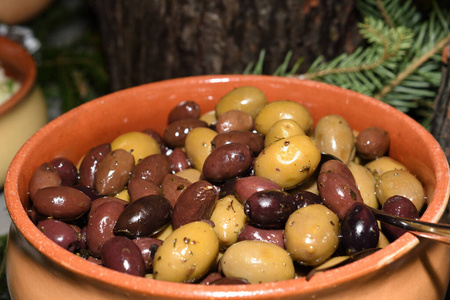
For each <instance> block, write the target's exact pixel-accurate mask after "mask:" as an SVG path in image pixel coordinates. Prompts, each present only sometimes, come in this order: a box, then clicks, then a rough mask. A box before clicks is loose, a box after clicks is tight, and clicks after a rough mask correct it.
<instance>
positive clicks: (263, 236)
mask: <svg viewBox="0 0 450 300" xmlns="http://www.w3.org/2000/svg"><path fill="white" fill-rule="evenodd" d="M238 241H262V242H267V243H272V244H275V245H277V246H280V247H281V248H283V249H284V235H283V230H282V229H261V228H257V227H254V226H252V225H249V224H247V225H245V226H244V228H243V229H242V230H241V231H240V232H239V235H238Z"/></svg>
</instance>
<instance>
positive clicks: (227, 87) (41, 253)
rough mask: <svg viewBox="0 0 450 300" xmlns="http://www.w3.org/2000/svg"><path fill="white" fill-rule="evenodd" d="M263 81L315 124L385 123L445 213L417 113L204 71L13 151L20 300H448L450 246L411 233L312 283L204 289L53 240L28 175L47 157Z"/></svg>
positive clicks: (12, 281) (137, 93)
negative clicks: (327, 119) (131, 269)
mask: <svg viewBox="0 0 450 300" xmlns="http://www.w3.org/2000/svg"><path fill="white" fill-rule="evenodd" d="M249 85H251V86H256V87H258V88H260V89H262V90H263V91H264V92H265V94H266V96H267V98H268V99H269V101H274V100H285V99H290V100H293V101H298V102H300V103H302V104H304V105H305V106H306V107H307V108H308V109H309V111H310V112H311V114H312V116H313V118H314V120H315V121H317V120H318V119H319V118H320V117H322V116H325V115H329V114H339V115H341V116H343V117H344V118H345V119H346V120H347V121H348V123H349V124H350V126H351V127H352V128H354V129H355V130H362V129H364V128H365V127H368V126H373V125H376V126H381V127H383V128H385V129H386V130H388V131H389V133H390V137H391V149H390V155H391V156H392V157H393V158H395V159H397V160H399V161H400V162H402V163H403V164H405V165H406V166H407V167H408V168H409V170H410V171H411V172H413V173H414V174H417V176H418V178H419V179H420V180H421V181H422V183H423V184H424V187H425V190H426V194H427V197H428V200H429V203H428V207H427V209H426V211H425V212H424V214H423V215H422V217H421V219H422V220H424V221H430V222H437V221H439V220H440V219H441V217H442V215H443V213H444V210H445V208H446V205H447V201H448V197H449V182H450V181H449V168H448V163H447V160H446V157H445V155H444V153H443V151H442V150H441V148H440V146H439V144H438V143H437V142H436V140H435V139H434V138H433V137H432V136H431V135H430V134H429V133H428V132H427V131H426V130H425V129H424V128H423V127H422V126H420V125H419V124H418V123H416V122H415V121H414V120H413V119H411V118H409V117H408V116H406V115H404V114H403V113H401V112H399V111H398V110H396V109H394V108H392V107H390V106H388V105H386V104H384V103H382V102H380V101H377V100H375V99H372V98H369V97H366V96H364V95H361V94H358V93H355V92H352V91H348V90H344V89H341V88H338V87H335V86H330V85H326V84H322V83H318V82H313V81H304V80H298V79H293V78H284V77H272V76H243V75H231V76H226V75H225V76H200V77H188V78H181V79H173V80H168V81H163V82H157V83H151V84H147V85H143V86H139V87H135V88H131V89H127V90H123V91H120V92H116V93H113V94H111V95H108V96H105V97H102V98H99V99H97V100H94V101H91V102H88V103H86V104H84V105H81V106H79V107H77V108H75V109H74V110H72V111H70V112H68V113H66V114H64V115H63V116H61V117H59V118H57V119H56V120H53V121H52V122H50V123H49V124H48V125H46V126H45V127H43V128H42V129H41V130H39V131H38V132H37V133H36V134H35V135H34V136H33V137H32V138H31V139H29V140H28V141H27V142H26V143H25V145H24V146H23V147H22V148H21V149H20V151H19V152H18V154H17V155H16V157H15V158H14V160H13V162H12V164H11V166H10V168H9V172H8V175H7V180H6V185H5V196H6V203H7V207H8V210H9V213H10V215H11V218H12V221H13V223H12V226H11V229H10V235H9V243H8V249H7V261H6V271H7V278H8V285H9V289H10V293H11V296H12V298H13V299H15V300H21V299H77V300H79V299H408V300H411V299H442V298H443V295H444V293H445V290H446V287H447V283H448V279H449V272H450V248H449V247H448V246H445V245H442V244H439V243H436V242H430V241H426V240H419V239H418V238H416V237H415V236H413V235H412V234H409V233H407V234H405V235H403V236H402V237H401V238H399V239H398V240H396V241H395V242H393V243H391V244H390V245H388V246H387V247H385V248H383V249H382V250H379V251H378V252H376V253H375V254H372V255H370V256H368V257H366V258H364V259H361V260H359V261H357V262H354V263H352V264H349V265H346V266H343V267H340V268H337V269H334V270H330V271H326V272H323V273H319V274H317V275H316V276H314V277H313V278H312V279H311V280H309V281H306V280H305V278H303V277H301V278H297V279H293V280H287V281H282V282H273V283H263V284H252V285H228V286H206V285H197V284H184V283H171V282H164V281H157V280H152V279H146V278H141V277H135V276H130V275H126V274H123V273H119V272H116V271H113V270H110V269H107V268H104V267H101V266H98V265H95V264H92V263H91V262H89V261H86V260H84V259H82V258H81V257H78V256H76V255H73V254H70V253H69V252H67V251H66V250H63V249H62V248H60V247H57V246H56V245H55V244H54V243H53V242H51V241H50V240H49V239H48V238H46V237H45V236H44V235H43V234H42V233H41V232H40V231H39V230H38V229H37V228H36V226H35V225H34V224H33V223H32V222H31V221H30V219H29V217H28V215H27V212H26V209H25V207H27V205H28V202H29V199H28V182H29V180H30V177H31V175H32V173H33V171H34V170H35V169H36V168H37V167H38V166H39V165H40V164H42V163H43V162H46V161H50V160H51V159H52V158H54V157H56V156H64V157H67V158H69V159H71V160H72V161H74V162H77V161H78V160H79V159H80V158H81V157H82V156H83V155H84V154H85V153H86V152H87V151H88V150H89V149H90V148H92V147H93V146H96V145H98V144H101V143H105V142H109V141H111V140H112V139H113V138H115V137H116V136H118V135H119V134H122V133H125V132H128V131H131V130H143V129H145V128H154V129H155V130H157V131H158V132H159V133H160V134H162V133H163V130H164V128H165V127H166V124H167V117H168V114H169V111H170V110H171V109H172V108H173V107H174V106H175V105H176V104H177V103H179V102H181V101H184V100H195V101H196V102H197V103H199V104H200V106H201V108H202V111H203V112H207V111H210V110H213V109H214V107H215V104H216V103H217V102H218V100H219V99H220V98H221V97H222V96H223V95H225V94H226V93H227V92H229V91H231V90H232V89H233V88H235V87H238V86H249Z"/></svg>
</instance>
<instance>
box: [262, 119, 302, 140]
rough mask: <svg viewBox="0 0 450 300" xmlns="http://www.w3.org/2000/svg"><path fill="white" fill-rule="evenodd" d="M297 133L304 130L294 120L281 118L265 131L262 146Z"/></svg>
mask: <svg viewBox="0 0 450 300" xmlns="http://www.w3.org/2000/svg"><path fill="white" fill-rule="evenodd" d="M298 134H305V131H304V130H303V129H302V127H301V126H300V125H299V124H298V123H297V122H295V121H294V120H290V119H283V120H280V121H277V122H275V124H273V126H272V127H270V129H269V131H268V132H267V134H266V136H265V138H264V147H267V146H269V145H270V144H272V143H273V142H276V141H278V140H281V139H285V138H289V137H291V136H294V135H298Z"/></svg>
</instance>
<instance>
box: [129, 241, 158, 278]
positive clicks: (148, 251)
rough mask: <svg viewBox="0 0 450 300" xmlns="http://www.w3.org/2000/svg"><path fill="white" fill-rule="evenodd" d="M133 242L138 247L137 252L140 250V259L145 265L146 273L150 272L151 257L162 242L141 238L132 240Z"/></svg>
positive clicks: (151, 265)
mask: <svg viewBox="0 0 450 300" xmlns="http://www.w3.org/2000/svg"><path fill="white" fill-rule="evenodd" d="M133 242H134V243H135V244H136V245H137V246H138V247H139V250H141V254H142V258H143V259H144V263H145V269H146V270H147V271H151V270H152V267H153V257H154V256H155V253H156V250H158V247H159V246H161V244H162V240H160V239H156V238H151V237H143V238H138V239H134V240H133Z"/></svg>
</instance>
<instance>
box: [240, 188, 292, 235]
mask: <svg viewBox="0 0 450 300" xmlns="http://www.w3.org/2000/svg"><path fill="white" fill-rule="evenodd" d="M296 209H297V207H296V205H295V202H294V198H292V196H291V195H289V194H288V193H286V192H283V191H280V190H269V191H260V192H256V193H254V194H253V195H251V196H250V197H249V198H248V199H247V201H246V202H245V205H244V212H245V214H246V216H247V217H248V218H249V220H250V224H252V225H254V226H257V227H259V228H264V229H280V228H283V227H284V224H285V223H286V220H287V219H288V218H289V216H290V215H291V214H292V213H293V212H294V211H295V210H296Z"/></svg>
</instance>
